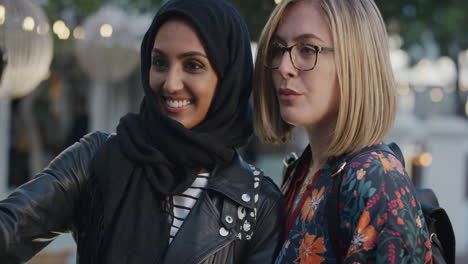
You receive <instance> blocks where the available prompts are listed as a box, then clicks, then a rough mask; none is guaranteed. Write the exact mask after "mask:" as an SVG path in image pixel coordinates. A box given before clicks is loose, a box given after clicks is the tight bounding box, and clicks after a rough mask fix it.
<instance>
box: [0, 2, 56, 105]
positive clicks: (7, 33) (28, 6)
mask: <svg viewBox="0 0 468 264" xmlns="http://www.w3.org/2000/svg"><path fill="white" fill-rule="evenodd" d="M48 27H49V24H48V21H47V18H46V16H45V14H44V11H43V10H42V9H41V7H40V6H39V5H37V4H36V3H35V2H34V1H31V0H0V47H1V48H2V49H3V50H4V51H5V57H6V59H7V61H8V66H7V67H6V69H5V72H4V74H3V79H2V82H1V85H0V97H3V98H18V97H22V96H24V95H26V94H28V93H29V92H31V91H32V90H33V89H34V88H36V87H37V85H38V84H39V83H40V82H41V81H42V80H44V78H45V77H46V76H47V75H48V72H49V67H50V63H51V61H52V55H53V42H52V37H51V34H50V32H49V30H47V29H48Z"/></svg>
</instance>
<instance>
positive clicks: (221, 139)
mask: <svg viewBox="0 0 468 264" xmlns="http://www.w3.org/2000/svg"><path fill="white" fill-rule="evenodd" d="M173 17H179V18H180V17H181V18H183V19H186V20H187V21H189V22H190V23H191V24H192V26H193V28H194V30H195V31H196V32H197V35H198V37H199V38H200V39H201V42H202V43H203V46H204V48H205V51H206V52H207V55H208V59H209V60H210V63H211V65H212V66H213V68H214V70H215V71H216V73H217V76H218V86H217V88H216V92H215V95H214V98H213V101H212V103H211V105H210V109H209V111H208V113H207V116H206V118H205V119H204V120H203V121H202V122H201V123H200V124H198V125H197V126H196V127H194V128H192V129H191V130H189V129H186V128H185V127H184V126H183V125H182V124H180V123H178V122H177V121H174V120H173V119H171V118H169V117H167V116H166V114H164V112H163V111H162V109H161V107H160V106H159V104H158V103H157V102H158V100H157V96H159V95H155V94H153V92H152V90H151V88H150V86H149V71H150V66H151V51H152V49H153V44H154V39H155V37H156V34H157V32H158V30H159V28H160V27H161V25H163V24H164V23H165V22H166V21H168V20H169V19H171V18H173ZM250 49H251V48H250V41H249V36H248V31H247V27H246V25H245V23H244V21H243V19H242V18H241V17H240V15H239V14H238V12H237V11H236V10H235V9H234V8H233V7H232V6H231V5H229V4H228V3H227V2H225V1H224V0H171V1H168V2H167V3H166V4H164V5H163V6H162V7H161V9H160V10H159V11H158V13H157V14H156V16H155V18H154V20H153V22H152V24H151V26H150V28H149V29H148V31H147V33H146V35H145V37H144V39H143V43H142V45H141V72H142V83H143V89H144V92H145V96H144V99H143V102H142V104H141V108H140V112H139V113H138V114H127V115H125V116H124V117H122V119H121V120H120V124H119V125H118V127H117V135H116V136H115V137H112V138H111V139H109V140H108V141H107V142H106V144H105V145H104V146H103V147H101V148H100V150H99V151H98V153H97V154H96V156H95V159H94V161H93V164H92V171H91V173H92V175H91V181H90V183H91V187H90V190H91V191H90V192H89V193H90V194H89V197H88V198H87V199H85V200H89V201H91V202H90V203H89V204H88V202H85V205H84V206H88V208H89V207H90V209H89V211H90V213H89V215H88V216H86V217H85V219H86V220H84V224H83V226H84V229H86V230H88V232H87V236H84V237H83V238H82V239H83V241H82V242H84V243H80V244H85V245H86V246H83V247H82V248H81V249H80V248H79V249H78V250H79V255H80V259H81V260H83V261H84V262H83V263H99V264H101V263H160V261H161V259H162V256H163V254H164V251H165V248H166V246H167V242H168V240H169V233H168V231H169V226H168V225H167V219H168V217H167V215H166V214H165V212H167V209H166V208H164V205H165V204H167V203H166V202H164V201H165V199H166V198H167V197H169V196H171V195H174V194H180V193H182V192H183V191H185V190H186V189H187V188H188V187H189V186H190V185H191V184H192V182H193V181H194V179H195V178H196V173H197V172H198V171H199V169H200V168H208V169H211V168H213V167H215V166H221V167H222V166H225V165H227V164H228V163H229V162H230V161H231V160H232V159H233V157H234V154H235V149H236V148H238V147H241V146H242V145H243V144H245V143H246V142H247V140H248V138H249V137H250V136H251V134H252V120H251V108H250V106H249V102H248V100H249V95H250V92H251V78H252V55H251V50H250ZM81 260H80V262H81Z"/></svg>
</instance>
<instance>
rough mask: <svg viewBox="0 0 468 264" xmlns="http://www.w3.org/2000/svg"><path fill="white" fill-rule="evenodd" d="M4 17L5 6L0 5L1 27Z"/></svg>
mask: <svg viewBox="0 0 468 264" xmlns="http://www.w3.org/2000/svg"><path fill="white" fill-rule="evenodd" d="M5 15H6V10H5V6H3V5H0V25H3V24H4V23H5Z"/></svg>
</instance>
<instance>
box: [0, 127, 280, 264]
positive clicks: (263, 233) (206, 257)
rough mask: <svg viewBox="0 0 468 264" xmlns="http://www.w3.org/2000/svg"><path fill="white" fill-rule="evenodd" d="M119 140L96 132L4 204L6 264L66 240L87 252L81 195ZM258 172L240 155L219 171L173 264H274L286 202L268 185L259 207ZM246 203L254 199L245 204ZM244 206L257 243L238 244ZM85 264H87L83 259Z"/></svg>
mask: <svg viewBox="0 0 468 264" xmlns="http://www.w3.org/2000/svg"><path fill="white" fill-rule="evenodd" d="M111 136H112V135H109V134H107V133H103V132H94V133H91V134H89V135H87V136H85V137H83V138H82V139H81V140H80V142H78V143H75V144H74V145H72V146H71V147H69V148H68V149H66V150H65V151H64V152H62V153H61V154H60V155H58V156H57V157H56V158H55V159H54V160H53V161H52V162H51V163H50V164H49V166H48V167H47V168H45V169H44V170H43V171H42V172H41V173H39V174H38V175H37V176H36V177H35V178H34V179H33V180H31V181H29V182H28V183H26V184H24V185H22V186H20V187H19V188H18V189H16V190H15V191H14V192H13V193H12V194H11V195H10V196H8V198H6V199H5V200H3V201H1V202H0V263H2V264H3V263H5V264H6V263H12V264H16V263H24V262H26V261H27V260H29V259H30V258H31V257H33V256H34V255H35V254H36V253H38V252H39V251H40V250H41V249H42V248H44V247H45V246H47V245H48V244H49V243H50V242H51V241H53V240H54V239H55V238H56V237H57V236H58V235H59V234H62V233H70V232H71V233H72V234H73V236H74V238H75V240H76V242H77V247H78V252H79V248H80V239H79V238H80V237H82V236H85V235H86V233H85V231H86V230H83V229H81V228H80V226H79V224H77V223H79V221H78V219H79V215H80V214H85V213H86V212H85V211H83V209H81V211H80V210H79V208H81V207H79V203H80V194H82V192H85V191H86V188H85V186H86V183H87V180H88V179H89V166H90V164H91V161H92V160H93V157H94V154H95V153H96V151H97V150H98V149H99V147H100V146H101V145H102V144H103V143H105V141H106V140H107V139H108V138H109V137H111ZM254 172H256V173H258V172H259V171H258V170H257V169H256V168H253V167H251V166H250V165H249V164H247V163H246V162H244V161H243V160H242V159H241V158H240V156H239V155H237V156H236V158H235V159H234V160H233V161H232V162H231V164H230V165H229V166H227V167H225V168H215V169H214V170H213V171H212V173H211V176H210V179H209V182H208V186H207V191H206V192H204V193H203V194H202V196H201V197H200V198H199V201H198V202H197V203H196V204H195V207H194V208H193V209H192V211H191V213H190V215H189V216H188V218H187V219H186V221H185V222H184V224H183V225H182V227H181V228H180V230H179V232H178V234H177V236H176V237H175V239H174V240H173V242H172V243H171V245H170V246H169V248H168V250H167V252H166V254H165V258H164V263H165V264H178V263H187V264H191V263H193V264H221V263H222V264H241V263H242V264H245V263H252V264H256V263H259V264H260V263H262V264H265V263H273V261H274V259H275V257H276V255H277V253H278V250H279V248H280V242H281V237H282V230H283V227H284V201H283V197H282V195H281V193H280V192H279V190H278V188H277V187H276V185H275V184H274V183H273V182H272V181H271V180H270V179H269V178H268V177H261V182H260V191H259V198H258V201H257V202H256V203H255V199H253V197H254V195H255V194H254ZM257 176H258V175H257ZM246 195H247V196H249V197H252V199H250V200H249V201H246V199H243V197H244V198H245V197H246ZM239 206H241V207H246V208H256V210H257V217H256V223H254V225H253V226H254V233H253V236H252V239H251V240H239V239H238V238H237V237H236V236H237V233H236V230H235V228H234V227H235V225H236V221H238V220H237V219H238V217H237V214H238V209H239ZM226 219H228V220H229V221H227V220H226ZM221 229H223V230H227V235H226V232H221ZM77 263H79V264H85V263H81V262H80V260H79V254H78V258H77Z"/></svg>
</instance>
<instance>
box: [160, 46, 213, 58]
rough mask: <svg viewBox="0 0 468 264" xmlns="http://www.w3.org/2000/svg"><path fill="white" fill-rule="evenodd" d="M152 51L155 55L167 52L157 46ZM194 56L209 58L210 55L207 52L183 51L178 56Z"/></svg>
mask: <svg viewBox="0 0 468 264" xmlns="http://www.w3.org/2000/svg"><path fill="white" fill-rule="evenodd" d="M151 53H152V54H153V55H154V54H158V53H160V54H163V55H165V53H164V52H163V51H162V50H159V49H157V48H154V49H153V51H152V52H151ZM194 56H201V57H204V58H206V59H208V57H207V56H206V55H205V54H203V53H201V52H198V51H189V52H185V53H182V54H180V55H178V56H177V58H179V59H181V58H185V57H194Z"/></svg>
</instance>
